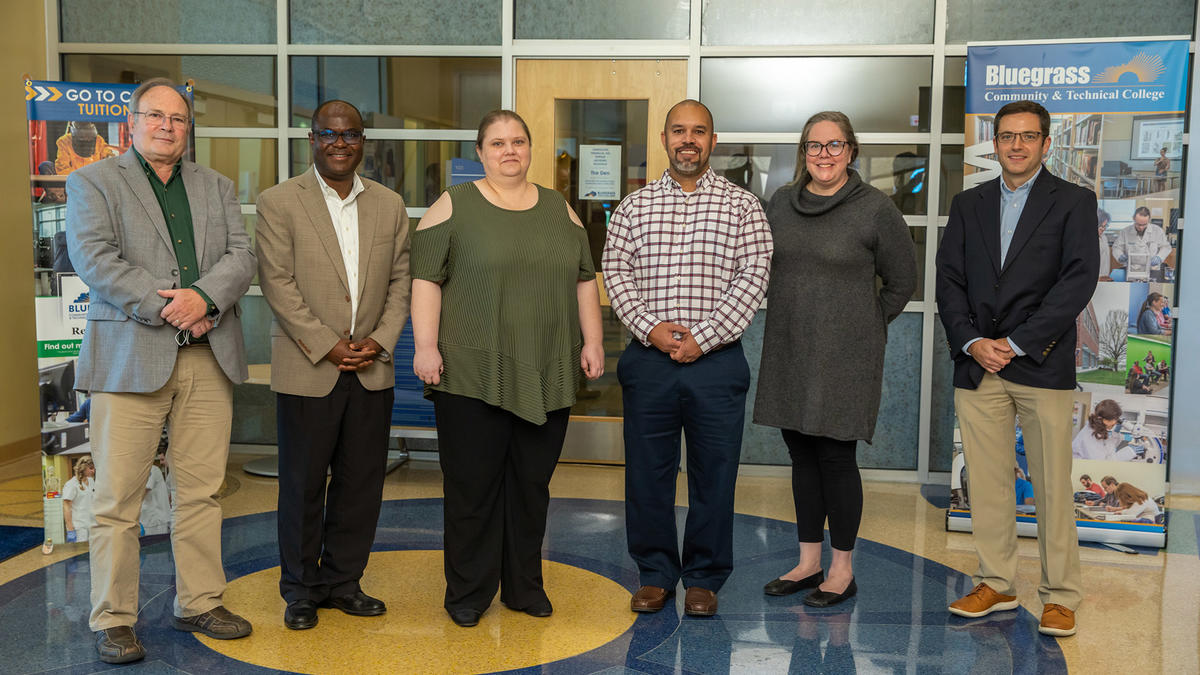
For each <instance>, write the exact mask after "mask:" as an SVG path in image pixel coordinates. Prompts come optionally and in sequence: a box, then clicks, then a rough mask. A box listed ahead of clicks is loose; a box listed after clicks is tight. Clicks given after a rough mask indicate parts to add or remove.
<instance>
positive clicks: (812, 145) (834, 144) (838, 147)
mask: <svg viewBox="0 0 1200 675" xmlns="http://www.w3.org/2000/svg"><path fill="white" fill-rule="evenodd" d="M848 147H850V141H829V142H828V143H818V142H816V141H808V142H807V143H805V144H804V154H806V155H808V156H809V157H816V156H817V155H820V154H821V151H822V150H826V151H828V152H829V156H830V157H837V156H838V155H840V154H842V153H843V152H845V151H846V148H848Z"/></svg>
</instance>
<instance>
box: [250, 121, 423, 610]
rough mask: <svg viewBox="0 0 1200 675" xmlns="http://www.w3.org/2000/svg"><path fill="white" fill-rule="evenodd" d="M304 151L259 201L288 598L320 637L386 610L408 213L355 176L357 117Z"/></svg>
mask: <svg viewBox="0 0 1200 675" xmlns="http://www.w3.org/2000/svg"><path fill="white" fill-rule="evenodd" d="M308 137H309V142H310V144H311V145H312V155H313V168H312V169H311V170H309V171H305V172H304V173H303V174H301V175H299V176H296V177H295V178H292V179H291V180H288V181H285V182H283V183H280V184H279V185H276V186H275V187H273V188H271V189H269V190H266V191H264V192H263V193H262V194H261V195H259V197H258V227H257V228H256V233H257V237H256V240H257V241H256V244H257V246H258V261H259V281H260V283H261V284H262V290H263V295H264V296H265V297H266V299H267V302H268V303H269V304H270V305H271V310H272V311H273V312H274V313H275V321H274V322H273V323H272V325H271V389H272V390H274V391H275V392H276V413H277V418H278V428H279V562H280V565H279V567H280V574H279V592H280V594H281V595H282V596H283V599H284V600H285V601H287V608H286V609H285V610H284V614H283V623H284V625H285V626H287V627H288V628H291V629H292V630H304V629H308V628H312V627H314V626H316V625H317V608H318V607H332V608H335V609H338V610H341V611H342V612H345V613H346V614H350V615H353V616H378V615H380V614H383V613H384V612H385V611H386V610H387V608H386V605H385V604H384V603H383V601H382V600H379V599H377V598H373V597H371V596H369V595H367V594H366V593H364V592H363V590H362V588H361V587H360V586H359V580H360V579H361V578H362V575H363V571H364V570H365V569H366V567H367V558H368V557H369V555H370V553H371V546H372V544H374V542H375V526H376V524H377V523H378V521H379V509H380V502H381V500H382V497H383V477H384V473H385V471H384V469H385V465H386V463H387V445H388V432H389V430H390V428H391V419H392V398H393V393H392V387H393V386H394V385H395V381H396V371H395V364H394V363H392V356H391V352H392V350H393V349H395V346H396V340H398V339H399V337H400V331H402V330H403V329H404V324H405V322H406V321H407V320H408V303H409V292H410V289H411V282H410V280H409V272H408V215H407V213H406V212H405V210H404V200H403V199H401V198H400V195H398V194H396V193H395V192H393V191H391V190H389V189H387V188H386V187H384V186H382V185H380V184H379V183H376V182H374V181H372V180H369V179H366V178H360V177H359V176H358V175H357V174H356V173H355V169H357V168H358V165H359V163H360V162H361V161H362V157H363V144H364V142H365V140H366V139H365V137H364V136H363V122H362V116H361V115H360V114H359V112H358V109H357V108H355V107H354V106H353V105H351V104H349V103H346V102H345V101H326V102H325V103H322V104H321V105H320V106H318V107H317V109H316V111H314V112H313V117H312V130H311V131H310V132H309V134H308ZM327 474H328V475H330V479H329V486H328V489H327V488H326V485H325V477H326V475H327Z"/></svg>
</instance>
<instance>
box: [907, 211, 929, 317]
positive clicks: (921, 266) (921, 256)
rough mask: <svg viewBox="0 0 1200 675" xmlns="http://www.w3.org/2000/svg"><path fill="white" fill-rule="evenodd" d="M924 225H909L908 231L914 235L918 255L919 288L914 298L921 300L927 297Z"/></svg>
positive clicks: (914, 292) (914, 245)
mask: <svg viewBox="0 0 1200 675" xmlns="http://www.w3.org/2000/svg"><path fill="white" fill-rule="evenodd" d="M926 230H927V228H926V227H924V226H917V227H914V226H912V225H909V227H908V233H909V234H910V235H912V240H913V249H914V254H915V255H916V257H917V288H916V289H915V290H914V291H913V294H912V298H911V299H912V300H915V301H920V300H923V299H924V298H925V232H926Z"/></svg>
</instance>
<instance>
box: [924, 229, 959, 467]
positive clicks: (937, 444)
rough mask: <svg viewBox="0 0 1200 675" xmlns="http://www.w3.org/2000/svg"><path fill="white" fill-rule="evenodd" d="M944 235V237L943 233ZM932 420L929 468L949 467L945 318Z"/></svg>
mask: <svg viewBox="0 0 1200 675" xmlns="http://www.w3.org/2000/svg"><path fill="white" fill-rule="evenodd" d="M939 239H940V237H939ZM930 391H931V393H932V394H933V396H932V403H931V406H930V424H929V470H930V471H949V470H950V467H951V462H952V461H953V459H954V362H953V361H952V360H951V359H950V352H949V350H948V349H947V347H946V329H945V328H944V327H943V326H942V318H941V316H939V315H934V319H933V385H932V387H931V388H930Z"/></svg>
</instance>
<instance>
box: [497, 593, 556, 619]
mask: <svg viewBox="0 0 1200 675" xmlns="http://www.w3.org/2000/svg"><path fill="white" fill-rule="evenodd" d="M504 606H505V607H507V608H509V609H511V610H513V611H514V612H525V613H526V614H528V615H529V616H536V617H538V618H539V619H544V618H546V617H548V616H550V615H551V614H553V613H554V605H551V604H550V598H542V599H541V600H538V601H536V602H534V603H533V604H532V605H529V606H526V607H513V606H512V605H510V604H508V603H507V602H506V603H504Z"/></svg>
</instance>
